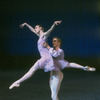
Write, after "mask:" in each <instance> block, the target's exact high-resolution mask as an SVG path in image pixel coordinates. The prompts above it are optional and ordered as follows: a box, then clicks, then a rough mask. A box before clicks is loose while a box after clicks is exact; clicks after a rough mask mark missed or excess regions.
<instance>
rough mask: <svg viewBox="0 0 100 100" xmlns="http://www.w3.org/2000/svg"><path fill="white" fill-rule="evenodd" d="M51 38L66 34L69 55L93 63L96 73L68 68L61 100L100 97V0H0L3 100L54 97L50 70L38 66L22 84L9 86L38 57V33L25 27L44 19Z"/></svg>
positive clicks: (0, 85) (0, 97)
mask: <svg viewBox="0 0 100 100" xmlns="http://www.w3.org/2000/svg"><path fill="white" fill-rule="evenodd" d="M56 20H62V24H61V25H60V26H57V27H55V29H54V30H53V32H52V33H51V35H50V37H49V38H48V43H49V44H50V45H51V46H52V37H54V36H58V37H60V38H61V39H62V41H63V44H62V49H63V50H64V52H65V59H66V60H68V61H69V62H76V63H79V64H81V65H84V66H85V65H89V66H92V67H95V68H96V69H97V70H96V72H85V71H83V70H79V69H67V70H66V69H65V70H63V73H64V76H65V77H64V80H63V83H62V86H61V90H60V94H59V97H60V100H100V94H99V93H100V73H99V72H100V1H99V0H0V100H51V99H50V89H49V82H48V81H49V73H44V72H43V70H38V71H37V72H36V74H35V75H34V76H33V77H32V78H31V79H30V80H28V81H26V82H24V83H22V84H23V85H21V87H20V88H15V89H13V90H9V89H8V87H9V86H10V85H11V84H12V83H13V82H14V81H16V80H17V79H19V78H20V77H22V76H23V75H24V74H25V73H26V72H27V71H28V70H29V68H30V67H31V66H32V65H33V64H34V63H35V62H36V61H37V59H39V58H40V55H39V52H38V50H37V40H38V37H37V36H36V35H35V34H34V33H32V32H31V31H30V30H29V29H28V28H27V27H24V28H23V29H21V28H19V25H20V24H22V23H24V22H27V23H28V24H30V25H31V26H33V27H34V26H35V25H37V24H41V25H42V26H44V29H45V31H47V30H48V29H49V28H50V27H51V25H52V24H53V22H54V21H56Z"/></svg>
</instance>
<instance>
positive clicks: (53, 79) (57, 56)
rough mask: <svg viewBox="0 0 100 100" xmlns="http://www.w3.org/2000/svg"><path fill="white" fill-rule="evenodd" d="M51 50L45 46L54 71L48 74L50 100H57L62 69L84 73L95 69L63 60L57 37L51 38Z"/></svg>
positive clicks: (59, 41)
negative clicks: (72, 69)
mask: <svg viewBox="0 0 100 100" xmlns="http://www.w3.org/2000/svg"><path fill="white" fill-rule="evenodd" d="M52 43H53V48H51V47H50V46H49V45H48V44H47V48H48V50H49V52H50V54H51V55H52V57H53V60H54V66H55V69H54V70H53V71H51V73H50V89H51V98H52V100H59V98H58V92H59V89H60V85H61V82H62V79H63V73H62V71H61V70H62V69H64V68H79V69H83V70H85V71H95V70H96V69H95V68H93V67H89V66H85V67H84V66H82V65H79V64H76V63H69V62H68V61H66V60H64V52H63V50H62V49H61V48H60V46H61V43H62V42H61V39H60V38H58V37H54V38H53V41H52Z"/></svg>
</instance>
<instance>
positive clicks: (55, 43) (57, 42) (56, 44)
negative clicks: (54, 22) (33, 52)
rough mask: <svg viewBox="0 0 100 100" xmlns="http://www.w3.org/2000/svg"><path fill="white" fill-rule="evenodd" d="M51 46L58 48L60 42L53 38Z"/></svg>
mask: <svg viewBox="0 0 100 100" xmlns="http://www.w3.org/2000/svg"><path fill="white" fill-rule="evenodd" d="M52 44H53V47H58V46H60V42H59V41H58V40H57V39H56V38H54V39H53V40H52Z"/></svg>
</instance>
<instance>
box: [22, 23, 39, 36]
mask: <svg viewBox="0 0 100 100" xmlns="http://www.w3.org/2000/svg"><path fill="white" fill-rule="evenodd" d="M25 25H26V26H27V27H28V28H29V29H30V30H31V31H32V32H34V33H35V34H36V35H38V36H39V34H37V33H36V31H35V29H34V28H33V27H32V26H30V25H29V24H27V23H23V24H21V25H20V28H23V27H24V26H25Z"/></svg>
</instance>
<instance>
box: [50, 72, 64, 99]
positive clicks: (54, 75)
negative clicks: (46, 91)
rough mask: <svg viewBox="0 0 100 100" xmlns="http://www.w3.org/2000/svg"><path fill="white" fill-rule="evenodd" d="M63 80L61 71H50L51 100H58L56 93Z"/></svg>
mask: <svg viewBox="0 0 100 100" xmlns="http://www.w3.org/2000/svg"><path fill="white" fill-rule="evenodd" d="M62 79H63V73H62V72H61V71H57V72H55V71H51V73H50V89H51V98H52V100H59V98H58V92H59V89H60V85H61V82H62Z"/></svg>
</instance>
